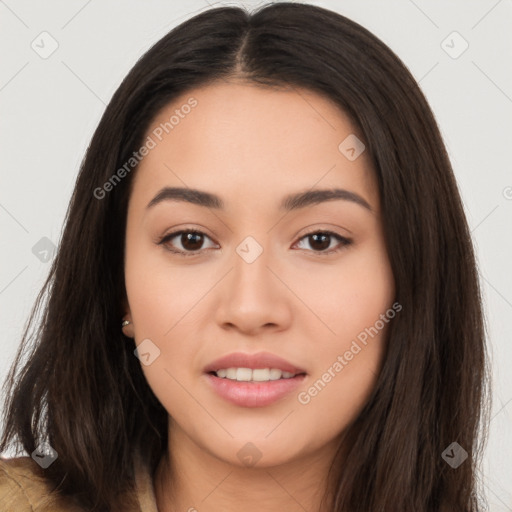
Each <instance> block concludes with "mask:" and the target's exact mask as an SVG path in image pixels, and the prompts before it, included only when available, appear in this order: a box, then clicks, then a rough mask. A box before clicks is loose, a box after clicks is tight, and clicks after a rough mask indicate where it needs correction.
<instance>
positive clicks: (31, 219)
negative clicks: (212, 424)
mask: <svg viewBox="0 0 512 512" xmlns="http://www.w3.org/2000/svg"><path fill="white" fill-rule="evenodd" d="M260 3H261V2H254V1H253V2H250V1H247V2H245V5H246V6H249V7H254V6H257V5H259V4H260ZM311 3H313V4H316V5H319V6H322V7H327V8H329V9H332V10H335V11H338V12H340V13H341V14H343V15H345V16H348V17H349V18H351V19H353V20H354V21H357V22H358V23H360V24H362V25H363V26H365V27H366V28H368V29H369V30H370V31H372V32H373V33H374V34H376V35H377V36H378V37H380V38H381V39H382V40H383V41H384V42H385V43H386V44H388V45H389V46H390V47H391V48H392V49H393V50H394V51H395V52H396V53H397V54H398V55H399V57H400V58H401V59H402V60H403V61H404V62H405V63H406V65H407V66H408V67H409V69H410V70H411V72H412V73H413V75H414V76H415V77H416V79H417V80H418V81H419V82H420V86H421V88H422V89H423V91H424V92H425V94H426V96H427V98H428V100H429V102H430V104H431V106H432V108H433V110H434V113H435V115H436V117H437V119H438V122H439V125H440V128H441V131H442V134H443V137H444V140H445V143H446V145H447V148H448V151H449V154H450V157H451V160H452V163H453V166H454V169H455V172H456V176H457V179H458V183H459V186H460V190H461V193H462V196H463V200H464V203H465V206H466V211H467V216H468V220H469V224H470V226H471V229H472V232H473V236H474V240H475V244H476V248H477V253H478V259H479V264H480V274H481V280H482V286H483V291H484V295H485V307H486V312H487V316H488V332H489V339H490V350H491V355H492V364H493V384H494V399H493V401H494V403H493V410H492V414H491V416H492V421H491V429H490V437H489V443H488V448H487V452H486V457H485V465H484V468H483V470H484V477H483V478H484V482H485V486H486V489H487V497H488V500H489V504H490V509H491V510H492V511H493V512H505V511H512V435H511V434H512V419H511V414H512V375H511V372H510V370H509V365H510V362H511V360H512V343H511V342H510V339H511V335H512V274H511V272H510V271H509V265H510V262H511V261H512V243H511V229H510V228H511V225H512V222H511V220H512V172H511V165H510V158H509V151H510V147H511V142H512V141H511V135H512V70H511V63H512V2H511V0H499V1H497V0H489V1H487V0H485V1H484V0H481V1H476V2H464V1H462V0H458V1H451V2H446V1H428V2H427V1H425V0H414V1H413V0H399V1H398V0H396V1H387V2H382V1H361V0H359V1H357V0H351V1H349V0H347V1H345V0H332V1H322V2H320V1H312V2H311ZM219 4H222V5H242V4H243V3H242V2H241V1H237V2H219V3H217V4H215V5H219ZM210 5H214V4H213V2H212V3H210V4H208V3H207V2H206V1H205V0H197V1H186V2H185V1H183V0H181V1H175V2H171V1H149V2H143V1H141V0H139V1H135V0H131V1H123V2H120V1H117V2H116V1H112V0H106V1H105V0H103V1H99V0H89V1H87V0H67V1H63V0H62V1H47V2H44V3H41V2H36V1H25V0H17V1H15V0H5V1H2V0H0V44H1V47H2V66H1V69H0V104H1V106H0V109H1V110H0V130H1V131H0V140H1V146H0V147H1V160H0V173H1V181H0V184H1V188H0V227H1V235H2V236H1V251H0V257H1V266H0V351H1V352H0V353H1V356H0V378H1V379H2V380H3V379H4V377H5V375H6V374H7V370H8V367H9V366H10V363H11V362H12V359H13V357H14V353H15V350H16V349H17V346H18V344H19V342H20V337H21V333H22V328H23V326H24V324H25V321H26V319H27V317H28V314H29V311H30V308H31V305H32V303H33V301H34V299H35V296H36V293H37V292H38V290H39V288H40V287H41V285H42V284H43V281H44V279H45V277H46V275H47V272H48V269H49V263H48V262H46V263H45V262H43V261H41V258H43V259H44V254H42V253H41V251H39V256H37V255H35V254H34V253H33V251H32V248H33V247H34V245H35V244H36V243H37V242H38V241H39V240H40V239H41V238H43V237H48V238H49V239H50V240H52V241H53V243H54V244H56V245H57V244H58V242H59V239H60V233H61V228H62V223H63V220H64V215H65V211H66V208H67V204H68V201H69V198H70V195H71V191H72V188H73V184H74V180H75V177H76V174H77V171H78V167H79V163H80V161H81V159H82V157H83V155H84V152H85V149H86V147H87V145H88V142H89V140H90V137H91V136H92V133H93V130H94V129H95V127H96V125H97V123H98V122H99V119H100V116H101V114H102V112H103V110H104V108H105V105H106V103H107V102H108V101H109V100H110V98H111V96H112V94H113V92H114V91H115V89H116V88H117V87H118V85H119V84H120V82H121V80H122V78H123V77H124V76H125V75H126V73H127V72H128V71H129V69H130V68H131V67H132V66H133V64H134V63H135V61H136V59H137V58H138V57H139V56H140V55H141V54H142V53H143V52H144V51H146V50H147V49H148V48H149V47H150V46H151V45H152V44H153V43H155V42H156V41H157V40H158V39H159V38H160V37H162V36H163V35H164V34H166V33H167V32H168V31H169V30H170V29H171V28H173V27H174V26H176V25H177V24H179V23H180V22H182V21H184V20H185V19H187V18H189V17H191V16H192V15H193V14H195V13H198V12H200V11H203V10H205V9H207V8H209V6H210ZM43 31H47V32H48V33H49V34H51V37H52V38H54V39H55V40H56V41H57V43H58V48H57V50H56V51H55V52H54V53H53V54H52V55H51V56H49V57H48V58H46V59H43V58H41V57H40V55H39V54H38V53H36V51H34V50H33V49H32V47H31V44H32V42H33V41H35V42H34V43H33V44H34V45H39V48H40V50H39V51H40V52H41V51H43V46H44V48H45V49H46V50H48V49H49V48H50V43H51V41H50V39H49V38H48V36H39V35H40V34H41V33H42V32H43ZM453 31H456V32H458V33H459V34H460V35H461V36H462V38H464V40H465V41H467V43H468V44H469V47H468V49H467V50H466V51H465V52H464V53H462V54H461V55H460V56H458V58H452V56H453V55H454V54H457V53H458V52H459V51H460V50H461V49H462V48H463V46H462V45H463V44H464V43H463V41H462V40H461V39H458V36H453V35H451V34H452V32H453ZM448 36H449V37H448ZM42 38H46V39H44V40H43V41H42ZM447 38H448V39H447ZM443 41H445V43H443ZM450 47H451V48H450ZM445 50H448V51H449V52H451V53H452V56H450V55H449V54H448V53H447V52H446V51H445ZM70 300H72V297H71V298H70Z"/></svg>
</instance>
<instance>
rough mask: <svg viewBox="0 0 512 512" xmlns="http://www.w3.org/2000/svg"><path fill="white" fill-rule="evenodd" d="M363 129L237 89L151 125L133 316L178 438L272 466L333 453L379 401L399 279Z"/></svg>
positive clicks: (314, 102) (339, 116) (141, 182)
mask: <svg viewBox="0 0 512 512" xmlns="http://www.w3.org/2000/svg"><path fill="white" fill-rule="evenodd" d="M355 136H356V137H358V139H362V136H361V135H360V134H359V132H357V131H356V130H355V128H354V126H352V124H351V123H350V121H349V119H348V118H347V117H346V116H345V115H344V114H343V112H342V111H340V110H339V109H338V108H337V107H336V106H334V105H333V104H332V103H331V102H330V101H329V100H327V99H325V98H324V97H322V96H319V95H316V94H314V93H312V92H308V91H306V90H302V89H293V90H287V91H284V90H282V91H281V90H280V91H278V90H272V89H263V88H258V87H256V86H254V85H243V84H236V83H227V82H220V83H216V84H214V85H209V86H207V87H202V88H198V89H194V90H193V91H190V92H189V93H186V94H184V95H183V96H181V97H180V98H178V99H177V100H176V101H175V102H173V103H172V104H171V105H169V106H168V107H166V108H165V109H164V110H162V111H161V112H160V113H159V115H158V116H157V118H156V119H155V120H154V122H153V123H152V125H151V127H150V128H149V130H148V132H147V134H146V137H147V138H146V140H145V144H146V148H147V149H146V151H144V150H143V151H142V153H147V154H146V156H144V158H143V159H142V161H141V163H140V165H139V167H138V169H137V171H136V175H135V176H134V183H133V191H132V195H131V197H130V202H129V208H128V223H127V233H126V235H127V236H126V248H125V250H126V259H125V276H126V290H127V297H128V306H129V309H127V318H129V319H130V320H131V321H132V322H133V327H132V326H130V328H129V333H130V335H132V336H134V337H135V343H136V345H137V346H138V345H141V344H142V345H141V346H140V347H139V349H138V350H139V357H140V359H141V365H142V369H143V371H144V374H145V376H146V378H147V381H148V383H149V385H150V387H151V388H152V390H153V392H154V393H155V395H156V396H157V397H158V399H159V400H160V402H161V403H162V405H163V406H164V407H165V409H166V410H167V411H168V413H169V416H170V424H169V425H170V432H171V441H172V440H182V441H183V442H184V443H189V444H191V445H193V446H195V447H196V448H199V449H201V450H203V453H204V451H206V453H208V454H210V455H213V456H215V457H217V458H218V459H221V460H224V461H226V462H229V463H231V464H237V465H244V464H245V465H252V464H254V463H255V462H257V463H258V465H259V466H271V465H275V464H280V463H283V462H286V461H293V460H298V459H299V458H301V457H304V456H308V455H309V456H313V455H314V454H315V453H319V452H320V451H321V450H325V451H326V453H327V452H328V453H332V448H333V446H334V443H335V442H336V441H337V438H338V436H339V434H340V433H341V432H342V431H343V430H344V428H345V427H346V426H347V425H348V424H349V422H351V421H352V420H353V419H354V418H355V417H356V415H357V414H358V413H359V412H360V410H361V408H362V407H363V405H364V404H365V402H366V400H367V399H368V396H369V394H370V392H371V390H372V388H373V386H374V384H375V381H376V377H377V374H378V372H379V368H380V363H381V360H382V356H383V351H384V342H385V333H386V330H387V323H388V322H389V320H390V318H391V317H392V316H394V313H395V311H394V310H393V309H391V307H392V303H393V297H394V282H393V276H392V272H391V269H390V263H389V260H388V256H387V253H386V249H385V240H384V238H383V230H382V224H381V217H380V207H379V201H378V189H377V185H376V181H375V178H374V176H373V171H372V168H371V162H370V158H369V155H368V152H367V151H364V146H362V145H361V142H360V141H359V142H358V139H356V138H354V137H355ZM148 137H149V138H148ZM347 137H348V139H347ZM361 151H362V152H361ZM171 189H179V190H174V191H173V190H171ZM336 189H337V190H344V191H347V192H341V193H339V194H338V195H337V196H336V195H332V196H330V198H329V196H327V195H326V194H324V193H323V192H320V191H333V190H336ZM195 190H198V191H200V192H194V191H195ZM166 191H167V192H166ZM303 194H305V196H302V195H303ZM295 196H297V198H295V199H294V197H295ZM181 231H182V232H183V233H180V234H173V233H177V232H181ZM191 232H192V233H191ZM194 232H196V234H194ZM171 235H172V236H171ZM391 313H393V314H391ZM125 332H126V331H125ZM134 348H135V347H134ZM231 356H232V357H231ZM226 357H227V358H228V359H226V360H224V361H219V360H220V359H221V358H222V359H224V358H226ZM230 357H231V358H230ZM233 368H235V369H233ZM254 370H256V371H254ZM217 371H218V373H216V372H217ZM284 372H288V373H284ZM291 374H292V375H295V376H290V375H291Z"/></svg>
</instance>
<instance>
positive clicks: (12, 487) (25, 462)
mask: <svg viewBox="0 0 512 512" xmlns="http://www.w3.org/2000/svg"><path fill="white" fill-rule="evenodd" d="M135 478H136V484H137V499H138V503H139V506H138V507H136V508H135V509H133V510H127V511H126V512H158V509H157V506H156V500H155V494H154V490H153V480H152V478H151V475H150V473H149V471H148V470H147V469H146V468H145V467H144V466H141V465H139V466H137V468H136V472H135ZM50 489H51V485H50V484H49V483H48V482H47V481H46V480H45V478H44V469H42V468H41V467H40V466H39V464H37V462H35V461H34V460H33V459H32V458H31V457H17V458H13V459H5V458H2V457H0V510H2V512H84V510H83V509H82V508H81V507H80V508H77V506H76V505H75V504H73V503H70V501H69V499H67V498H64V497H62V496H60V495H57V494H55V493H52V492H51V491H50Z"/></svg>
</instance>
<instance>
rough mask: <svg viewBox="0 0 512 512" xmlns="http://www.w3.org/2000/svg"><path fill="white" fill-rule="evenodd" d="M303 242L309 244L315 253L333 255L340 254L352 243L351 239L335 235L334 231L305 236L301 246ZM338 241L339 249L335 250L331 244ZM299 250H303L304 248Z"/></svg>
mask: <svg viewBox="0 0 512 512" xmlns="http://www.w3.org/2000/svg"><path fill="white" fill-rule="evenodd" d="M303 240H304V241H306V242H307V244H308V245H309V246H310V247H311V249H312V250H313V252H316V253H320V254H331V253H334V252H338V251H340V250H341V249H343V248H344V247H346V246H348V245H350V244H351V243H352V240H351V239H349V238H345V237H344V236H341V235H338V233H334V232H333V231H312V232H311V233H308V234H306V235H304V236H303V237H302V238H301V239H300V240H299V244H300V243H301V242H302V241H303ZM336 240H337V241H338V247H335V248H334V249H333V248H332V245H331V244H332V242H336ZM299 248H300V249H303V248H304V247H299ZM306 248H307V247H306ZM326 249H329V250H326Z"/></svg>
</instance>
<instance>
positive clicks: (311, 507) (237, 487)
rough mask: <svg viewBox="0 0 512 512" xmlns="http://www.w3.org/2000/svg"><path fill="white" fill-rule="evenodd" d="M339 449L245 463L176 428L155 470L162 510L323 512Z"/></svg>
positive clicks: (195, 511) (334, 446)
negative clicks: (206, 446)
mask: <svg viewBox="0 0 512 512" xmlns="http://www.w3.org/2000/svg"><path fill="white" fill-rule="evenodd" d="M170 433H171V432H170ZM335 448H336V445H335V444H334V443H333V444H332V445H328V446H325V447H323V448H322V449H321V450H316V451H315V452H314V453H312V454H310V455H303V456H302V457H300V458H298V459H296V460H294V461H289V462H286V463H284V464H280V465H274V466H262V465H260V464H257V465H256V466H254V467H244V466H240V465H234V464H230V463H229V462H228V461H224V460H221V459H219V458H217V457H216V456H214V455H213V454H211V453H210V452H208V451H207V450H205V449H202V448H201V447H199V446H197V445H196V444H195V443H194V442H193V441H192V440H191V439H190V438H189V437H188V436H187V435H186V434H185V433H184V432H183V431H182V430H181V429H179V428H174V429H173V430H172V436H171V435H169V446H168V452H167V454H166V456H164V457H162V460H161V461H160V464H159V466H158V468H157V471H156V473H155V496H156V502H157V506H158V510H159V512H178V511H180V512H181V511H187V512H217V511H219V510H222V511H223V512H235V511H237V512H238V511H240V510H244V512H260V511H261V510H265V511H267V512H282V511H283V510H286V511H289V512H304V511H308V512H318V511H320V508H321V502H322V497H323V495H324V492H325V490H326V481H327V473H328V469H329V466H330V464H331V462H332V458H333V455H334V453H335Z"/></svg>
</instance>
